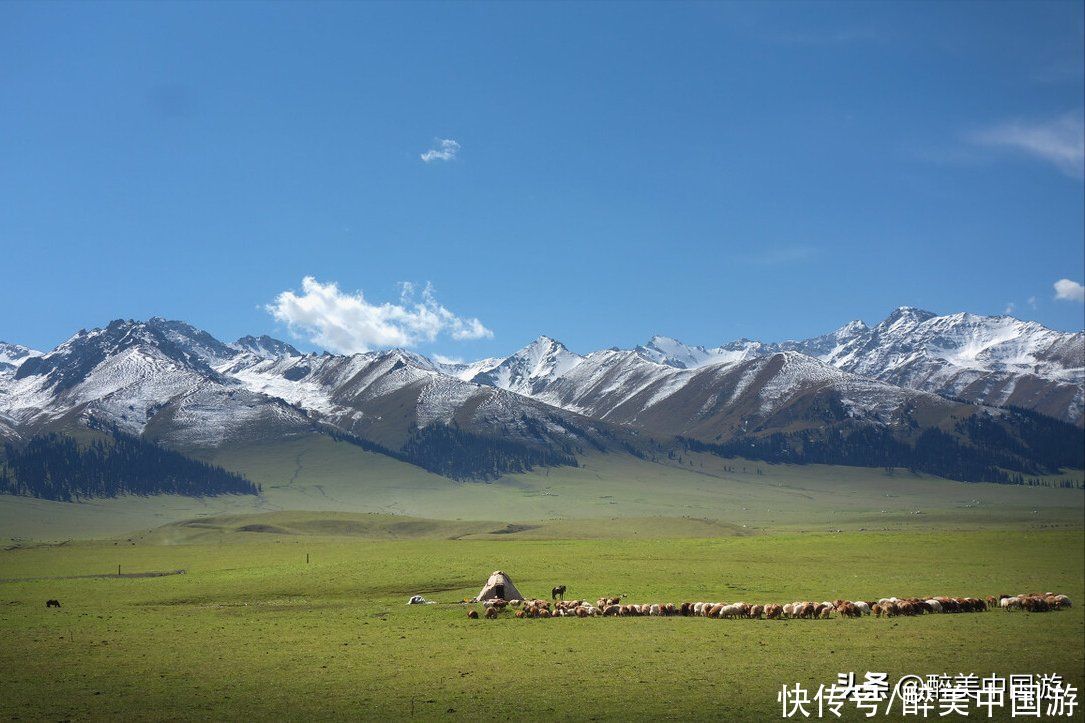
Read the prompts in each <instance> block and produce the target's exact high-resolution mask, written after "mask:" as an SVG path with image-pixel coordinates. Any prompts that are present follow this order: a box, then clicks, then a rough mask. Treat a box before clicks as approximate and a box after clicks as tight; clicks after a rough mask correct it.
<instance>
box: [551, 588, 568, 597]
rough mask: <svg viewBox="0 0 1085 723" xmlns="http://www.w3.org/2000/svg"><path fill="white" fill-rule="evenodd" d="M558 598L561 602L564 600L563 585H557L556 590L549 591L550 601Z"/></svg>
mask: <svg viewBox="0 0 1085 723" xmlns="http://www.w3.org/2000/svg"><path fill="white" fill-rule="evenodd" d="M559 597H560V598H561V599H562V600H564V599H565V586H564V585H559V586H557V587H556V588H554V589H553V590H551V591H550V599H551V600H557V599H558V598H559Z"/></svg>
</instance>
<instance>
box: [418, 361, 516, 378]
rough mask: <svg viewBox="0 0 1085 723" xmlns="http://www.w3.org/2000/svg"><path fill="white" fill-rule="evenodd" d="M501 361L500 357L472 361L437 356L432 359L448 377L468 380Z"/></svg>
mask: <svg viewBox="0 0 1085 723" xmlns="http://www.w3.org/2000/svg"><path fill="white" fill-rule="evenodd" d="M503 361H505V360H504V358H502V357H490V358H487V359H479V360H478V361H474V362H461V361H448V360H442V359H441V358H437V359H434V360H433V363H434V365H435V366H436V367H437V368H438V369H439V370H440V371H441V372H442V373H444V374H447V375H448V376H450V377H456V378H457V379H459V380H460V381H464V382H469V381H471V380H472V379H474V378H475V377H476V376H478V375H479V374H482V373H483V372H488V371H490V370H491V369H493V368H494V367H496V366H497V365H498V364H500V363H501V362H503Z"/></svg>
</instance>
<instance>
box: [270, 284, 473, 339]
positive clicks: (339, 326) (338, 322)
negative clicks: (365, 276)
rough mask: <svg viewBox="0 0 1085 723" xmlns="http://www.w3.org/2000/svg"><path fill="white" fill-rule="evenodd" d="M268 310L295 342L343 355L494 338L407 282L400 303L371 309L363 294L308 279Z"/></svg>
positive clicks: (426, 289) (428, 290) (427, 287)
mask: <svg viewBox="0 0 1085 723" xmlns="http://www.w3.org/2000/svg"><path fill="white" fill-rule="evenodd" d="M266 309H267V311H268V313H270V314H271V315H272V316H274V317H275V319H276V320H277V321H281V322H283V323H285V324H286V325H287V326H288V327H289V329H290V332H291V333H292V334H294V335H295V336H299V337H300V336H305V337H307V338H308V339H309V341H311V342H312V343H313V344H316V345H318V346H321V347H323V348H325V349H327V350H329V351H333V352H337V353H340V354H354V353H357V352H363V351H369V350H370V349H374V348H379V347H389V346H404V347H406V346H414V345H416V344H418V343H420V342H424V341H425V342H431V341H434V340H435V339H436V338H437V336H438V335H440V334H447V335H449V336H451V337H452V338H453V339H455V340H457V341H462V340H466V339H481V338H489V337H492V336H493V332H492V331H490V330H489V329H487V328H486V327H485V326H483V325H482V322H481V321H479V320H478V319H474V318H471V319H462V318H460V317H458V316H456V315H455V314H453V313H452V312H451V311H449V310H448V309H447V308H445V307H444V306H443V305H442V304H440V303H438V301H437V299H436V297H435V296H434V293H433V287H432V286H430V285H429V284H426V285H425V287H424V288H423V289H422V293H421V296H420V297H416V295H415V287H414V284H411V283H410V282H403V283H401V284H400V303H398V304H392V303H387V302H386V303H383V304H373V303H370V302H369V301H368V300H367V299H366V298H365V296H364V295H363V294H362V292H361V291H358V292H357V293H349V292H343V291H340V290H339V285H338V284H336V283H335V282H334V281H333V282H329V283H326V284H322V283H320V282H319V281H317V280H316V279H314V278H313V277H312V276H306V277H305V278H304V279H302V282H301V293H300V294H299V293H295V292H294V291H284V292H282V293H281V294H279V295H278V296H277V297H275V301H274V302H272V303H271V304H268V305H267V307H266Z"/></svg>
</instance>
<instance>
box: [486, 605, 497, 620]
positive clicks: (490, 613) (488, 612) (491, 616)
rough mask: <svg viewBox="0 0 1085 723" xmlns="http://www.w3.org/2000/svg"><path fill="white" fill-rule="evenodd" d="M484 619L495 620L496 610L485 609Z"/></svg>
mask: <svg viewBox="0 0 1085 723" xmlns="http://www.w3.org/2000/svg"><path fill="white" fill-rule="evenodd" d="M486 619H487V620H496V619H497V608H486Z"/></svg>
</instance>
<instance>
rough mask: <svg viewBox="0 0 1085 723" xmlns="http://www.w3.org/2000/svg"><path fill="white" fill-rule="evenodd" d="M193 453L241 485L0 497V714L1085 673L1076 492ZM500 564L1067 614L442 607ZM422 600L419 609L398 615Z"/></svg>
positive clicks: (710, 460)
mask: <svg viewBox="0 0 1085 723" xmlns="http://www.w3.org/2000/svg"><path fill="white" fill-rule="evenodd" d="M209 458H210V459H212V461H215V462H216V463H218V464H222V465H224V466H226V467H229V468H231V469H235V470H238V471H242V472H244V473H245V474H246V475H247V476H249V477H250V479H253V480H254V481H257V482H260V483H261V484H262V485H263V489H264V492H263V494H262V495H261V496H259V497H230V496H227V497H220V498H207V499H188V498H173V497H155V498H139V497H131V498H123V499H116V500H92V501H88V502H83V503H79V504H63V503H55V502H47V501H43V500H31V499H25V498H13V497H6V498H0V541H2V542H3V549H0V671H2V674H0V718H3V719H9V720H15V719H18V720H77V719H92V720H107V719H109V720H113V719H126V720H127V719H155V720H158V719H176V720H193V719H216V720H218V719H243V718H248V719H257V720H265V719H284V718H285V719H336V718H339V719H342V718H378V717H379V718H387V719H400V718H410V717H415V718H422V719H430V718H452V719H458V718H483V719H485V718H498V717H505V718H509V717H511V718H528V719H538V718H558V719H575V720H582V719H606V720H617V719H639V720H643V719H657V718H683V719H690V718H692V719H704V718H724V719H730V720H756V719H771V718H777V717H778V716H779V708H778V704H777V702H776V694H777V691H778V690H779V688H780V687H781V686H782V685H784V684H785V683H786V684H794V683H801V684H804V685H807V686H809V687H812V688H814V689H816V687H817V685H818V684H821V683H825V684H828V683H831V682H833V681H834V680H835V678H836V675H837V674H838V673H841V672H856V673H857V674H859V675H860V677H861V675H862V673H864V672H866V671H868V670H869V671H876V672H886V673H889V674H891V676H892V677H894V678H895V677H897V676H900V675H903V674H906V673H920V674H930V673H948V674H957V673H961V672H975V673H976V674H980V675H982V674H990V673H1004V674H1011V673H1041V672H1047V673H1050V672H1058V673H1060V674H1062V675H1063V676H1064V677H1066V678H1067V679H1068V680H1069V681H1070V682H1071V683H1073V684H1074V685H1076V686H1078V688H1079V689H1082V688H1085V671H1083V667H1085V652H1083V649H1085V642H1083V641H1085V614H1083V608H1082V606H1081V605H1082V603H1083V602H1085V532H1083V524H1082V522H1083V514H1085V493H1083V492H1082V491H1081V490H1077V489H1053V488H1030V487H1011V486H1000V485H988V484H963V483H956V482H949V481H946V480H942V479H937V478H930V477H923V476H916V475H911V474H909V473H907V472H904V471H900V470H896V471H893V472H892V473H887V472H885V471H883V470H862V469H850V468H841V467H824V466H814V465H811V466H808V467H794V466H784V465H766V464H763V463H756V462H744V461H742V460H720V459H717V458H714V457H705V456H698V455H690V456H687V457H684V458H683V459H681V460H675V461H668V463H667V464H649V463H646V462H641V461H638V460H634V459H631V458H619V457H616V456H607V455H596V456H588V457H585V458H584V459H583V460H582V465H581V466H580V467H577V468H557V469H550V470H539V471H535V472H532V473H529V474H525V475H518V476H515V477H508V478H503V479H500V480H496V481H494V482H491V483H466V484H465V483H456V482H452V481H450V480H447V479H444V478H441V477H437V476H434V475H430V474H428V473H426V472H423V471H421V470H418V469H417V468H414V467H409V466H407V465H403V464H401V463H399V462H396V461H395V460H390V459H388V458H385V457H380V456H378V455H372V454H369V453H366V452H363V451H362V450H360V449H358V448H357V447H354V446H351V445H349V444H345V443H335V442H332V441H330V440H327V439H321V438H307V439H298V440H295V441H294V442H291V443H288V444H279V445H263V446H256V447H250V448H248V449H239V450H238V449H235V450H231V451H230V452H228V453H222V454H219V455H217V456H216V455H209ZM1069 474H1070V475H1071V476H1072V475H1074V474H1077V475H1078V476H1080V474H1081V473H1080V471H1078V472H1071V473H1069ZM307 557H308V562H307V561H306V559H307ZM118 566H120V570H121V571H122V573H123V576H116V572H117V569H118ZM496 569H501V570H504V571H506V572H507V573H509V574H510V575H511V576H512V578H513V580H514V582H515V583H516V584H517V586H518V587H519V588H520V589H521V591H522V592H523V593H525V594H527V595H534V596H543V597H546V596H548V593H549V590H550V588H551V587H552V586H554V585H559V584H565V585H568V587H569V595H570V596H573V597H585V598H590V599H592V600H594V599H595V598H597V597H599V596H601V595H619V594H621V595H626V596H627V597H626V600H627V601H629V602H682V601H696V600H713V601H716V600H719V601H727V602H735V601H738V600H744V601H746V602H749V603H765V602H779V603H784V602H790V601H792V600H795V599H810V600H823V599H835V598H838V597H843V598H849V599H872V598H878V597H883V596H890V595H896V596H910V595H941V594H944V595H959V596H964V595H968V596H981V595H988V594H994V595H998V594H1000V593H1019V592H1029V591H1047V590H1051V591H1055V592H1061V593H1065V594H1068V595H1070V597H1071V598H1072V599H1073V600H1074V602H1075V603H1076V604H1077V606H1076V607H1074V608H1072V609H1071V610H1069V611H1061V612H1055V613H1049V614H1027V613H1007V612H1004V611H1001V610H996V611H992V612H989V613H982V614H961V615H929V616H923V617H920V618H897V619H892V620H878V619H873V618H863V619H859V620H839V619H832V620H827V621H808V620H797V621H764V620H762V621H757V620H707V619H700V618H697V619H690V618H620V619H619V618H607V619H588V620H580V619H575V618H563V619H551V620H517V619H515V618H513V617H511V615H507V614H506V615H504V616H503V617H502V618H501V619H499V620H495V621H490V620H469V619H468V618H467V617H466V614H465V608H464V606H463V605H462V604H461V601H462V600H463V599H465V598H470V597H472V596H474V595H475V594H477V593H478V591H479V589H480V588H481V586H482V584H483V582H484V581H485V580H486V577H487V576H488V575H489V573H490V572H491V571H493V570H496ZM174 570H184V571H185V573H184V574H181V575H170V576H161V577H137V576H132V575H135V574H138V573H143V572H154V571H174ZM418 593H420V594H423V595H425V596H427V597H428V598H430V599H432V600H435V601H437V603H438V604H435V605H427V606H413V607H407V606H406V605H405V602H406V600H407V598H408V597H409V596H410V595H412V594H418ZM53 598H55V599H58V600H60V601H61V603H62V607H61V608H60V609H59V610H57V609H46V607H45V601H46V600H48V599H53Z"/></svg>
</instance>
